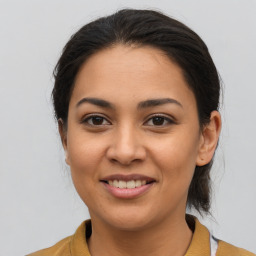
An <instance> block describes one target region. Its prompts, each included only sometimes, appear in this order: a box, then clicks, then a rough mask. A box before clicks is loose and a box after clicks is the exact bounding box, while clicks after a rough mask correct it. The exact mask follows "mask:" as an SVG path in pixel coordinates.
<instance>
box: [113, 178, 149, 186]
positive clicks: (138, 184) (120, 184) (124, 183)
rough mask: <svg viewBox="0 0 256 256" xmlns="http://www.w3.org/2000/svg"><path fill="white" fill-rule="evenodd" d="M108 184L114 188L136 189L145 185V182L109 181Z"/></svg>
mask: <svg viewBox="0 0 256 256" xmlns="http://www.w3.org/2000/svg"><path fill="white" fill-rule="evenodd" d="M108 184H109V185H110V186H112V187H115V188H138V187H141V186H144V185H146V184H147V182H146V180H129V181H125V180H109V181H108Z"/></svg>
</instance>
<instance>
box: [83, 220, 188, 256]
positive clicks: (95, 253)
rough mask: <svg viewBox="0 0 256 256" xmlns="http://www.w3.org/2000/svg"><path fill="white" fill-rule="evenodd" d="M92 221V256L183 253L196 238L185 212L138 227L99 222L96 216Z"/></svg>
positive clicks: (89, 242)
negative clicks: (147, 225)
mask: <svg viewBox="0 0 256 256" xmlns="http://www.w3.org/2000/svg"><path fill="white" fill-rule="evenodd" d="M92 223H93V224H92V235H91V237H90V239H89V241H88V245H89V250H90V253H91V255H92V256H108V255H111V256H128V255H133V256H137V255H138V256H139V255H140V256H141V255H148V256H155V255H173V256H174V255H175V256H183V255H185V253H186V251H187V249H188V247H189V244H190V242H191V239H192V231H191V230H190V229H189V227H188V225H187V223H186V220H185V216H184V217H183V218H173V219H171V220H167V221H164V222H161V223H157V225H154V226H152V227H149V228H145V229H142V230H136V231H127V230H120V229H115V228H113V227H110V226H108V225H107V224H103V225H102V223H101V224H100V225H99V223H98V222H97V221H96V222H95V221H93V219H92ZM95 223H96V225H95Z"/></svg>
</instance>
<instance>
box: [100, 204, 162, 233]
mask: <svg viewBox="0 0 256 256" xmlns="http://www.w3.org/2000/svg"><path fill="white" fill-rule="evenodd" d="M152 217H153V215H152V211H151V212H150V211H149V212H144V211H143V210H142V209H141V210H138V209H137V210H136V211H131V209H129V210H127V209H126V210H125V211H120V210H119V211H118V210H116V211H115V212H113V213H108V214H107V213H105V215H104V216H102V218H101V219H102V220H103V222H105V223H106V224H107V225H109V226H112V227H113V228H115V229H118V230H125V231H139V230H143V229H146V228H149V227H150V226H152V225H154V223H157V222H158V221H157V219H155V218H152ZM159 221H160V220H159Z"/></svg>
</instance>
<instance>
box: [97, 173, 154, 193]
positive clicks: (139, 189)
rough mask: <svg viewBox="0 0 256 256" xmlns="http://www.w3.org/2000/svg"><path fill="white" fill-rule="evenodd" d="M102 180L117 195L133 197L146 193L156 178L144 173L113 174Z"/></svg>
mask: <svg viewBox="0 0 256 256" xmlns="http://www.w3.org/2000/svg"><path fill="white" fill-rule="evenodd" d="M100 182H102V183H103V185H104V186H105V187H106V188H107V190H108V191H109V192H110V193H111V194H112V195H113V196H115V197H120V198H133V197H137V196H139V195H141V194H144V192H146V191H147V190H149V189H150V188H151V187H152V185H153V184H154V183H155V182H156V180H155V179H153V178H150V177H147V176H144V175H112V176H108V177H104V178H103V179H101V180H100Z"/></svg>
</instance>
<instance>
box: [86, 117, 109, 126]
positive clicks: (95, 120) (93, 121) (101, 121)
mask: <svg viewBox="0 0 256 256" xmlns="http://www.w3.org/2000/svg"><path fill="white" fill-rule="evenodd" d="M82 123H85V124H88V125H91V126H100V125H110V122H109V121H108V120H107V119H106V118H104V117H103V116H98V115H93V116H89V117H86V118H85V119H83V121H82Z"/></svg>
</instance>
